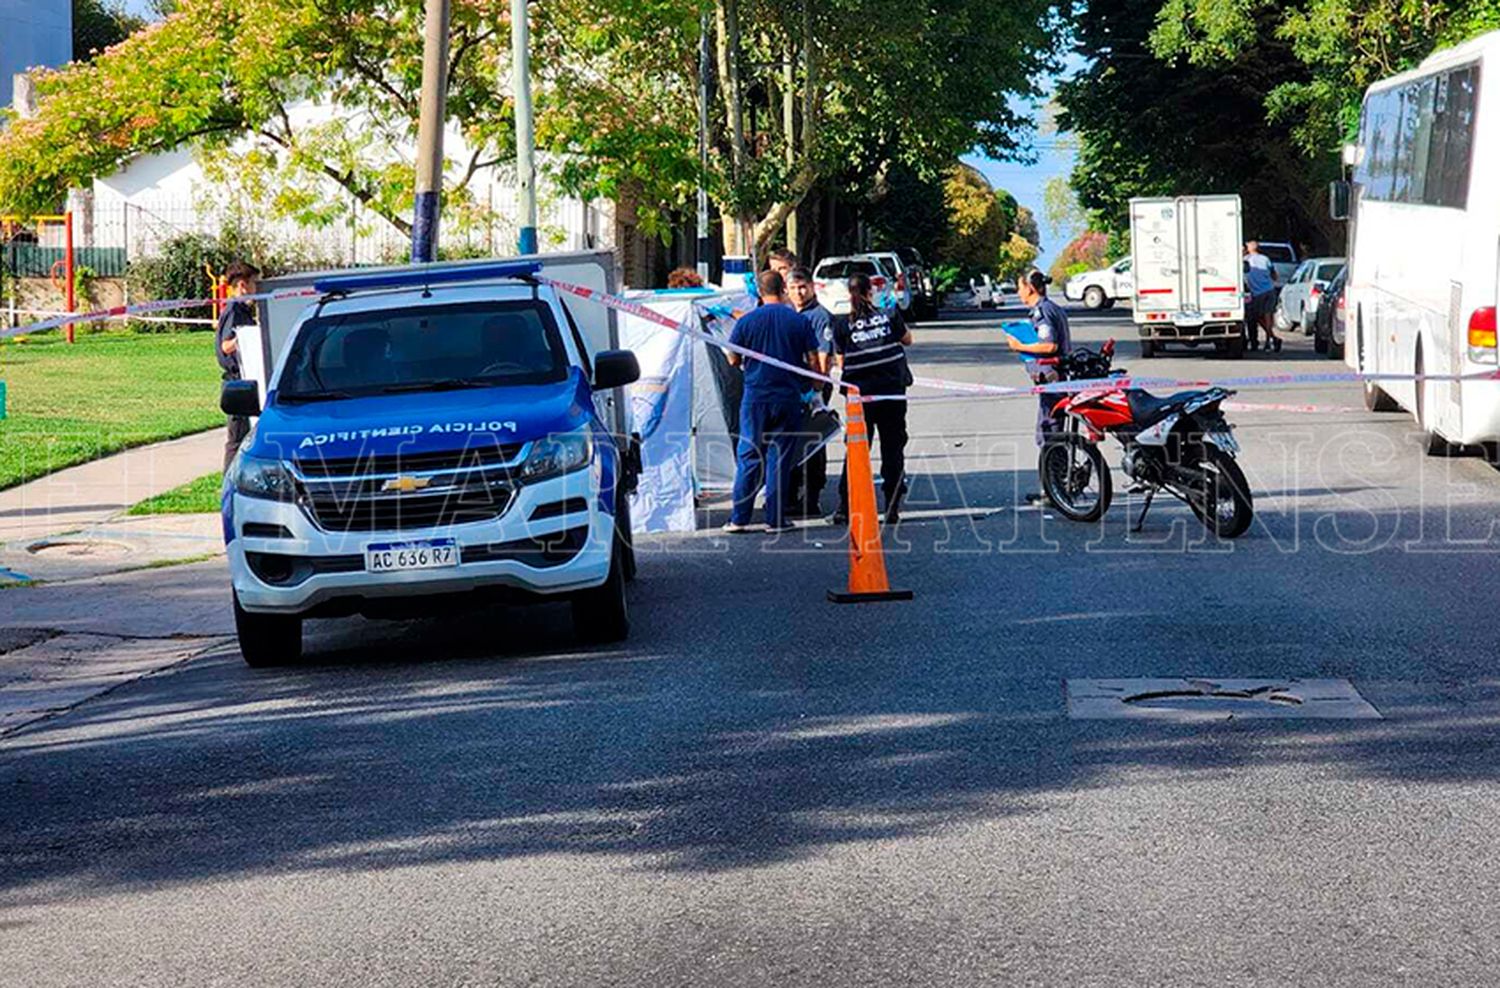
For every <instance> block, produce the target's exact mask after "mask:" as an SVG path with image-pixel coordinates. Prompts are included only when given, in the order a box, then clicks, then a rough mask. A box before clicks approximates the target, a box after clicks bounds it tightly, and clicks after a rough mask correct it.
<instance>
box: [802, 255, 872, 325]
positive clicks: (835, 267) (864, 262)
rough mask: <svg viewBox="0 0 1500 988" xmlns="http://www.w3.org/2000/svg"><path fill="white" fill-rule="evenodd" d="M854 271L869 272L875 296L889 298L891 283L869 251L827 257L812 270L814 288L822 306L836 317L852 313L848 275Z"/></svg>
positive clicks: (857, 272) (867, 273)
mask: <svg viewBox="0 0 1500 988" xmlns="http://www.w3.org/2000/svg"><path fill="white" fill-rule="evenodd" d="M855 274H863V275H869V278H870V285H871V287H872V288H874V289H875V297H876V299H880V298H882V297H883V296H886V297H888V296H889V291H888V288H889V286H890V283H891V279H890V277H889V276H888V275H887V274H886V270H885V268H884V267H883V266H882V265H881V263H880V262H879V261H878V260H876V259H875V258H874V257H872V256H871V255H869V254H857V255H852V256H848V257H825V258H824V259H823V260H821V261H819V262H818V266H817V267H816V268H814V269H813V291H814V292H815V293H816V294H817V296H818V301H819V302H821V303H823V308H825V309H827V310H828V311H829V312H832V313H833V314H834V315H836V316H846V315H848V314H849V285H848V281H849V277H850V276H851V275H855Z"/></svg>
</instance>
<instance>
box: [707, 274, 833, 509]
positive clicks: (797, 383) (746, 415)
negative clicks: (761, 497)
mask: <svg viewBox="0 0 1500 988" xmlns="http://www.w3.org/2000/svg"><path fill="white" fill-rule="evenodd" d="M756 287H757V288H758V289H759V294H760V299H761V304H760V307H759V308H756V309H754V310H753V311H751V312H748V313H746V314H745V315H744V316H741V317H740V318H739V319H738V320H737V321H736V322H735V324H734V329H732V330H731V331H730V333H729V342H730V343H733V344H735V345H736V346H741V347H744V348H745V349H747V350H754V351H755V352H757V353H762V354H765V355H766V356H767V357H772V358H774V359H776V360H779V361H781V362H782V363H785V364H791V365H792V366H795V367H806V368H808V369H809V370H815V369H817V367H818V366H819V358H818V352H819V347H818V340H817V338H816V336H814V335H813V329H812V324H811V323H809V322H808V321H807V318H806V317H805V316H803V315H801V314H800V313H799V312H797V310H796V309H794V308H792V306H791V305H789V304H788V303H787V300H786V283H785V282H784V281H782V278H781V275H779V274H777V273H776V272H775V271H762V272H761V273H760V276H759V277H758V278H757V279H756ZM726 359H727V360H728V361H729V364H730V366H732V367H741V368H743V369H744V372H745V390H744V396H743V398H742V399H741V401H740V430H739V432H740V434H739V443H738V445H737V446H736V464H735V474H734V505H733V507H732V508H731V509H730V513H729V523H728V524H726V525H725V526H724V531H726V532H748V531H753V530H754V529H753V528H752V526H751V524H750V522H751V516H752V514H753V511H754V508H755V495H756V494H757V493H758V492H759V491H760V488H761V485H762V483H764V485H765V488H766V529H767V531H770V532H783V531H786V530H788V529H789V528H791V527H792V526H791V524H790V523H789V521H788V519H787V517H786V513H785V507H786V505H785V498H786V494H787V490H788V488H789V487H790V485H791V475H792V454H793V453H794V452H795V450H796V446H797V442H798V439H799V433H800V431H801V429H802V419H803V413H804V411H805V408H806V406H805V404H804V403H803V399H802V395H803V393H804V392H805V391H806V390H807V387H808V383H809V379H808V378H806V377H804V376H803V375H800V374H797V373H796V372H794V371H791V370H787V369H786V368H784V367H777V366H775V365H774V364H769V363H766V362H765V361H764V360H757V359H756V358H755V357H747V356H744V355H743V354H739V353H734V352H730V353H728V354H726Z"/></svg>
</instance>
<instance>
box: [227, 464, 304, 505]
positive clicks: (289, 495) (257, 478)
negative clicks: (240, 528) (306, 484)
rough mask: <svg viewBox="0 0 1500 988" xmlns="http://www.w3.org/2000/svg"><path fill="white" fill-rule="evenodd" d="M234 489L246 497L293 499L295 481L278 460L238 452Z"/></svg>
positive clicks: (295, 495)
mask: <svg viewBox="0 0 1500 988" xmlns="http://www.w3.org/2000/svg"><path fill="white" fill-rule="evenodd" d="M234 489H235V490H236V491H238V492H239V493H241V494H243V495H245V496H246V497H263V498H266V499H268V500H271V501H295V500H296V499H297V481H296V480H295V479H294V478H293V477H292V472H291V471H290V470H288V469H287V468H286V467H285V466H283V465H282V463H281V462H280V461H279V460H265V459H261V458H260V457H258V456H246V455H245V454H243V453H242V454H240V457H239V459H238V461H237V462H236V466H235V471H234Z"/></svg>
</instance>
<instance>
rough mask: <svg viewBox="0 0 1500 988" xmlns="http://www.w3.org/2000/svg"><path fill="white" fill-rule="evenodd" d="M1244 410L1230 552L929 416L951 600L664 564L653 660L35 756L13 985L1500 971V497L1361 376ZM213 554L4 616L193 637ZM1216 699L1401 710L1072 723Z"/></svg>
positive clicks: (5, 914) (1012, 377)
mask: <svg viewBox="0 0 1500 988" xmlns="http://www.w3.org/2000/svg"><path fill="white" fill-rule="evenodd" d="M999 318H1000V317H999V316H997V315H995V314H988V313H986V314H980V313H970V314H967V315H955V316H953V317H951V318H949V319H948V320H946V321H945V322H943V323H941V324H932V325H924V326H921V327H919V328H918V330H917V335H918V343H917V345H916V347H915V348H914V350H913V355H914V358H915V361H916V363H917V366H916V371H917V373H918V374H932V375H940V376H946V377H955V378H963V379H966V380H976V381H990V382H994V383H1003V384H1016V383H1020V381H1021V377H1020V374H1019V371H1018V370H1017V368H1016V365H1015V363H1014V362H1013V361H1012V360H1011V359H1010V358H1009V357H1008V356H1006V355H1005V354H1004V352H1003V351H1002V350H1001V348H1000V347H999V345H998V342H997V340H998V337H997V334H996V332H995V325H996V323H997V321H998V319H999ZM1129 330H1130V327H1129V325H1128V323H1127V322H1126V321H1125V319H1124V317H1123V316H1121V315H1119V314H1107V315H1096V316H1085V315H1083V314H1080V315H1079V318H1078V320H1077V322H1076V323H1075V335H1076V336H1077V337H1079V338H1081V339H1084V340H1093V341H1098V340H1101V339H1103V338H1104V337H1105V336H1107V335H1111V334H1117V335H1121V336H1122V337H1128V336H1129V335H1130V332H1129ZM1121 351H1122V359H1121V362H1122V363H1123V364H1125V365H1128V366H1131V367H1132V368H1133V369H1136V370H1140V369H1149V370H1150V371H1151V372H1153V373H1157V372H1160V373H1163V374H1173V375H1181V376H1184V377H1201V376H1208V375H1220V374H1234V375H1241V374H1244V373H1249V372H1252V371H1253V370H1254V369H1256V368H1264V369H1274V370H1278V371H1284V370H1288V369H1294V370H1295V369H1313V370H1317V369H1324V368H1325V367H1326V366H1327V365H1325V364H1323V363H1322V362H1321V358H1318V357H1315V356H1314V355H1313V354H1312V353H1311V349H1310V345H1309V343H1308V342H1307V341H1306V339H1305V338H1294V339H1293V341H1292V342H1291V343H1290V344H1289V345H1288V349H1287V352H1286V353H1284V354H1283V355H1281V356H1280V357H1278V358H1266V357H1259V358H1258V357H1256V356H1254V355H1252V356H1250V357H1247V358H1246V360H1244V361H1243V362H1240V363H1229V362H1227V361H1224V360H1219V359H1210V358H1206V357H1204V356H1201V355H1194V354H1174V355H1172V356H1170V357H1168V358H1166V359H1161V360H1157V361H1152V362H1150V363H1149V364H1137V363H1132V361H1133V360H1134V359H1135V357H1136V353H1137V351H1136V349H1135V345H1134V344H1133V343H1128V342H1127V343H1124V344H1122V346H1121ZM1240 400H1241V401H1242V402H1245V403H1250V404H1251V405H1253V406H1257V407H1241V408H1240V409H1239V410H1236V411H1234V412H1232V413H1231V416H1230V417H1231V419H1232V420H1233V421H1235V422H1236V423H1237V426H1238V434H1239V437H1240V439H1241V441H1242V443H1243V444H1244V446H1245V452H1244V456H1243V460H1242V462H1243V464H1244V466H1245V467H1246V470H1247V472H1248V474H1249V475H1250V477H1251V480H1252V484H1253V486H1254V490H1255V497H1256V507H1257V523H1256V525H1255V527H1254V528H1253V529H1252V530H1251V532H1250V533H1249V534H1248V535H1247V536H1246V537H1245V538H1244V539H1242V540H1240V541H1237V542H1235V543H1233V544H1229V545H1220V544H1215V543H1212V542H1208V541H1206V540H1205V539H1204V537H1203V535H1202V531H1201V529H1199V528H1198V527H1197V525H1196V523H1195V522H1193V521H1192V519H1191V516H1190V515H1189V514H1188V513H1187V511H1186V509H1184V508H1180V507H1174V506H1170V505H1167V506H1161V507H1159V508H1156V509H1153V512H1152V514H1151V516H1150V518H1149V519H1148V521H1147V524H1146V528H1145V530H1144V531H1143V532H1141V533H1140V534H1138V535H1132V534H1131V533H1129V532H1128V515H1129V511H1128V510H1127V506H1126V505H1125V504H1123V503H1121V504H1119V505H1117V506H1116V508H1115V509H1114V510H1113V511H1112V512H1111V513H1110V514H1109V515H1108V516H1107V517H1106V519H1105V521H1104V522H1103V523H1102V524H1101V525H1098V526H1080V525H1072V524H1069V523H1067V522H1065V521H1063V520H1062V519H1060V518H1054V517H1051V516H1050V515H1049V514H1048V513H1047V512H1043V511H1038V510H1035V509H1027V508H1025V507H1024V506H1023V504H1022V499H1021V495H1022V494H1024V493H1025V491H1027V490H1029V489H1031V488H1032V487H1033V485H1034V481H1033V477H1034V458H1035V453H1034V449H1033V448H1032V445H1031V428H1032V420H1033V416H1034V407H1033V406H1032V404H1031V403H1030V401H1029V400H987V401H967V402H931V403H921V404H919V405H916V406H914V410H913V414H912V429H913V433H914V435H915V438H914V440H913V443H912V448H911V452H912V454H913V456H912V462H911V469H912V472H913V473H914V475H915V477H916V484H915V487H914V491H913V497H912V501H911V504H910V509H911V513H912V517H911V519H910V520H908V521H906V522H903V524H902V525H901V526H900V527H899V528H898V529H897V530H895V531H894V532H888V533H887V545H888V553H889V556H888V563H889V566H890V569H891V572H892V574H893V578H894V581H895V582H896V583H897V584H898V585H901V586H906V587H910V588H912V589H914V590H915V591H916V594H917V598H916V600H915V602H913V603H910V604H889V605H880V606H864V607H858V608H838V607H835V606H833V605H830V604H828V603H826V602H825V601H824V592H825V590H826V589H827V588H829V587H832V586H838V585H839V584H840V583H841V581H842V580H843V578H844V565H845V553H844V551H843V549H842V548H841V547H840V546H839V545H838V543H837V538H838V533H837V532H835V531H834V530H832V529H827V528H821V529H809V530H807V531H804V532H799V533H798V534H797V535H796V536H794V537H792V536H789V537H784V538H782V539H780V540H777V541H774V542H773V541H771V540H769V539H767V538H765V537H763V536H748V537H739V538H735V539H726V538H723V537H720V536H718V535H717V534H706V533H705V534H700V535H698V536H695V537H692V538H675V539H653V540H649V541H648V542H647V543H646V544H645V545H643V546H642V552H641V577H640V580H639V581H638V582H637V583H636V584H635V585H634V587H633V589H632V601H631V602H632V606H633V608H634V620H635V633H634V635H633V637H632V639H631V641H630V642H629V643H628V645H625V646H622V647H616V648H606V649H601V650H581V649H579V648H578V647H577V646H576V645H575V644H574V643H573V641H572V638H571V634H570V630H569V624H568V613H567V610H566V608H561V607H544V608H535V609H531V610H495V611H488V612H483V613H476V614H473V615H471V616H468V617H465V618H464V619H462V620H451V619H450V620H445V621H440V622H439V621H428V622H411V623H404V624H377V623H369V622H363V621H353V620H351V621H342V622H333V623H328V624H326V625H324V626H322V627H319V628H318V629H317V630H316V631H315V633H314V634H313V635H312V636H311V644H310V652H311V654H310V655H309V656H308V658H307V659H306V660H305V661H304V662H303V663H301V664H299V665H296V666H293V667H290V668H282V669H275V670H262V671H252V670H250V669H248V668H246V667H244V666H243V665H242V664H241V663H240V660H239V658H238V656H237V655H236V654H234V652H233V651H232V650H227V649H220V650H218V651H216V652H211V653H210V654H208V655H206V656H204V657H201V658H199V659H196V660H193V661H190V662H187V663H185V664H182V665H179V666H176V667H174V668H173V669H171V670H169V671H166V672H162V673H158V674H155V675H152V676H148V677H145V678H142V679H139V680H137V681H135V682H133V683H131V684H129V685H126V686H122V687H119V688H117V689H115V690H113V691H112V692H110V693H108V694H106V695H104V696H101V697H98V698H96V699H94V700H91V701H89V702H87V703H85V704H83V705H81V706H80V707H78V708H77V709H75V710H73V711H72V712H71V713H69V714H66V715H64V716H61V717H58V718H55V719H53V720H50V721H47V722H44V723H42V724H39V725H34V726H32V727H28V728H25V729H23V730H22V731H21V732H20V733H18V734H14V735H12V736H10V737H8V738H6V739H4V740H3V741H0V983H4V984H15V985H26V986H43V985H54V984H56V985H64V984H66V985H76V984H176V983H191V984H195V985H196V984H257V985H259V984H287V985H294V984H295V985H304V984H361V985H373V984H392V985H398V984H400V985H406V984H506V985H509V984H526V985H606V984H619V985H644V984H651V985H688V984H694V985H763V984H805V985H820V986H822V985H828V986H836V985H837V986H842V985H849V986H853V985H871V984H893V985H895V984H903V985H904V984H1049V985H1115V984H1139V985H1163V984H1173V985H1177V984H1184V985H1185V984H1240V985H1250V984H1265V985H1273V984H1274V985H1284V984H1301V985H1349V986H1369V985H1377V984H1413V985H1430V984H1439V983H1441V984H1474V985H1487V984H1493V982H1494V979H1495V975H1494V972H1495V970H1496V969H1497V965H1500V931H1497V930H1496V920H1495V918H1494V917H1495V913H1494V910H1493V903H1494V902H1495V900H1496V897H1497V895H1500V862H1497V857H1500V851H1497V847H1500V840H1497V838H1500V823H1497V821H1500V784H1497V783H1500V744H1497V742H1500V681H1497V679H1496V677H1495V674H1494V671H1493V667H1494V655H1495V645H1496V642H1497V640H1500V609H1497V608H1496V607H1495V606H1494V599H1495V589H1494V588H1495V585H1496V582H1497V579H1496V577H1497V572H1496V555H1495V548H1496V543H1495V542H1494V541H1493V540H1492V538H1491V529H1492V527H1493V525H1494V522H1495V521H1496V514H1497V512H1496V504H1497V499H1496V494H1497V492H1500V474H1497V473H1496V472H1495V471H1494V470H1493V469H1492V468H1490V467H1489V466H1488V465H1486V464H1485V463H1483V462H1482V461H1480V460H1477V459H1455V460H1428V459H1425V458H1423V457H1422V456H1421V455H1420V453H1419V452H1418V450H1417V448H1416V446H1415V444H1414V442H1412V441H1411V440H1410V439H1409V438H1408V437H1407V435H1406V432H1407V430H1408V429H1409V427H1410V423H1409V421H1408V420H1407V419H1405V418H1404V417H1401V416H1391V415H1375V414H1370V413H1366V412H1364V411H1363V410H1361V409H1360V408H1359V406H1360V401H1359V395H1358V393H1357V391H1356V390H1354V389H1352V388H1350V387H1346V386H1338V387H1320V388H1314V389H1311V390H1298V391H1293V390H1288V389H1277V390H1255V391H1251V390H1246V391H1245V392H1243V393H1242V394H1241V395H1240ZM1305 404H1312V405H1316V406H1319V408H1320V409H1321V411H1319V412H1317V413H1307V412H1293V411H1284V410H1277V409H1276V408H1275V407H1269V408H1268V407H1265V406H1280V405H1305ZM1117 479H1118V478H1117ZM1117 486H1118V487H1121V488H1123V486H1124V485H1123V484H1122V483H1120V484H1118V485H1117ZM221 565H222V564H221V563H212V564H202V565H200V566H198V567H195V568H185V569H181V570H177V571H162V572H158V573H145V574H139V575H135V576H131V577H127V578H119V577H117V578H112V579H111V581H110V582H109V583H108V584H107V585H105V586H101V587H99V588H95V589H93V590H89V589H88V588H79V587H72V588H57V591H58V592H59V593H54V592H53V591H50V590H49V588H46V587H42V588H36V589H32V590H25V591H7V592H4V593H5V594H17V593H25V594H28V595H34V596H31V597H28V598H27V601H28V602H27V603H26V608H28V609H29V610H28V613H33V614H41V615H44V616H45V615H47V614H51V613H55V614H57V615H58V620H59V621H61V620H62V619H63V617H62V616H63V615H64V612H66V611H67V610H68V606H69V605H68V603H67V602H68V601H70V600H74V599H87V600H91V601H93V602H94V603H93V604H92V609H93V613H94V614H95V615H98V614H105V615H106V617H107V616H108V615H109V614H110V613H114V614H119V615H121V619H122V620H129V621H134V622H136V624H138V625H143V624H144V623H147V622H148V621H149V619H152V618H153V617H154V616H156V615H168V614H170V613H172V612H173V609H174V608H185V609H186V610H187V612H188V615H189V617H188V618H186V619H185V620H188V621H189V623H190V624H193V626H194V627H197V626H198V625H201V624H202V623H203V622H204V621H211V618H209V617H206V616H205V615H206V614H207V612H206V611H205V610H204V602H205V601H206V600H209V599H211V598H212V596H213V595H216V594H221V593H225V592H226V591H224V589H223V587H224V576H223V573H222V571H221V569H220V568H219V567H220V566H221ZM62 591H66V593H67V594H69V595H79V594H82V595H84V596H83V597H73V596H67V597H64V596H60V595H59V594H60V593H61V592H62ZM89 593H92V594H94V596H92V597H89V596H87V595H88V594H89ZM49 594H51V596H49ZM15 599H16V598H13V597H10V596H4V595H0V624H5V623H8V622H7V621H6V620H3V618H4V613H3V609H5V608H7V606H8V602H10V601H13V600H15ZM13 606H15V607H16V608H17V609H18V610H19V609H20V607H21V605H20V604H15V605H13ZM47 608H53V611H48V610H47ZM195 622H196V623H195ZM201 630H202V631H203V632H205V633H206V632H209V631H212V630H213V629H212V628H203V629H201ZM127 633H145V632H140V631H137V632H127ZM0 661H3V659H0ZM1187 675H1197V676H1263V677H1272V678H1281V677H1348V678H1349V679H1351V680H1352V681H1353V683H1354V685H1355V686H1356V687H1357V688H1358V690H1359V691H1360V692H1361V693H1362V694H1363V696H1364V697H1365V698H1366V699H1367V700H1369V701H1370V702H1371V703H1372V704H1373V705H1374V706H1375V707H1376V708H1377V709H1378V710H1379V712H1380V713H1381V715H1382V716H1383V719H1381V720H1347V721H1345V720H1300V719H1293V720H1279V721H1268V720H1253V719H1242V718H1236V719H1233V720H1227V721H1226V720H1221V721H1216V722H1206V723H1205V722H1199V723H1161V722H1148V721H1140V720H1133V721H1080V720H1070V719H1068V717H1067V708H1066V702H1065V699H1066V698H1065V692H1064V682H1065V681H1066V680H1067V679H1069V678H1074V677H1125V676H1187Z"/></svg>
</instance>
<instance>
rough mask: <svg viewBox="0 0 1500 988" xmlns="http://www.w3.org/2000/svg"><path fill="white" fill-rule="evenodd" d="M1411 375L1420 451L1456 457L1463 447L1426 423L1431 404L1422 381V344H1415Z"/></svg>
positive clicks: (1427, 386)
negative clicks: (1414, 375)
mask: <svg viewBox="0 0 1500 988" xmlns="http://www.w3.org/2000/svg"><path fill="white" fill-rule="evenodd" d="M1412 367H1413V368H1414V369H1413V373H1414V374H1416V377H1417V382H1416V383H1417V388H1416V391H1417V402H1416V404H1417V408H1416V412H1417V429H1418V432H1417V440H1418V442H1420V443H1421V444H1422V451H1423V452H1424V453H1426V454H1427V455H1428V456H1457V455H1458V454H1459V453H1460V452H1462V450H1463V447H1461V446H1458V445H1455V444H1454V443H1450V442H1449V441H1448V440H1446V439H1444V438H1443V437H1442V436H1441V435H1439V434H1438V432H1437V430H1436V429H1434V428H1432V426H1431V425H1429V424H1428V421H1427V409H1428V407H1429V406H1430V404H1431V402H1430V400H1429V395H1428V394H1427V389H1428V388H1429V387H1431V385H1430V384H1429V383H1428V382H1427V381H1426V380H1424V379H1423V375H1424V373H1425V367H1424V364H1423V360H1422V344H1421V343H1420V342H1419V343H1418V344H1417V356H1416V359H1415V360H1413V361H1412Z"/></svg>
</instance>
